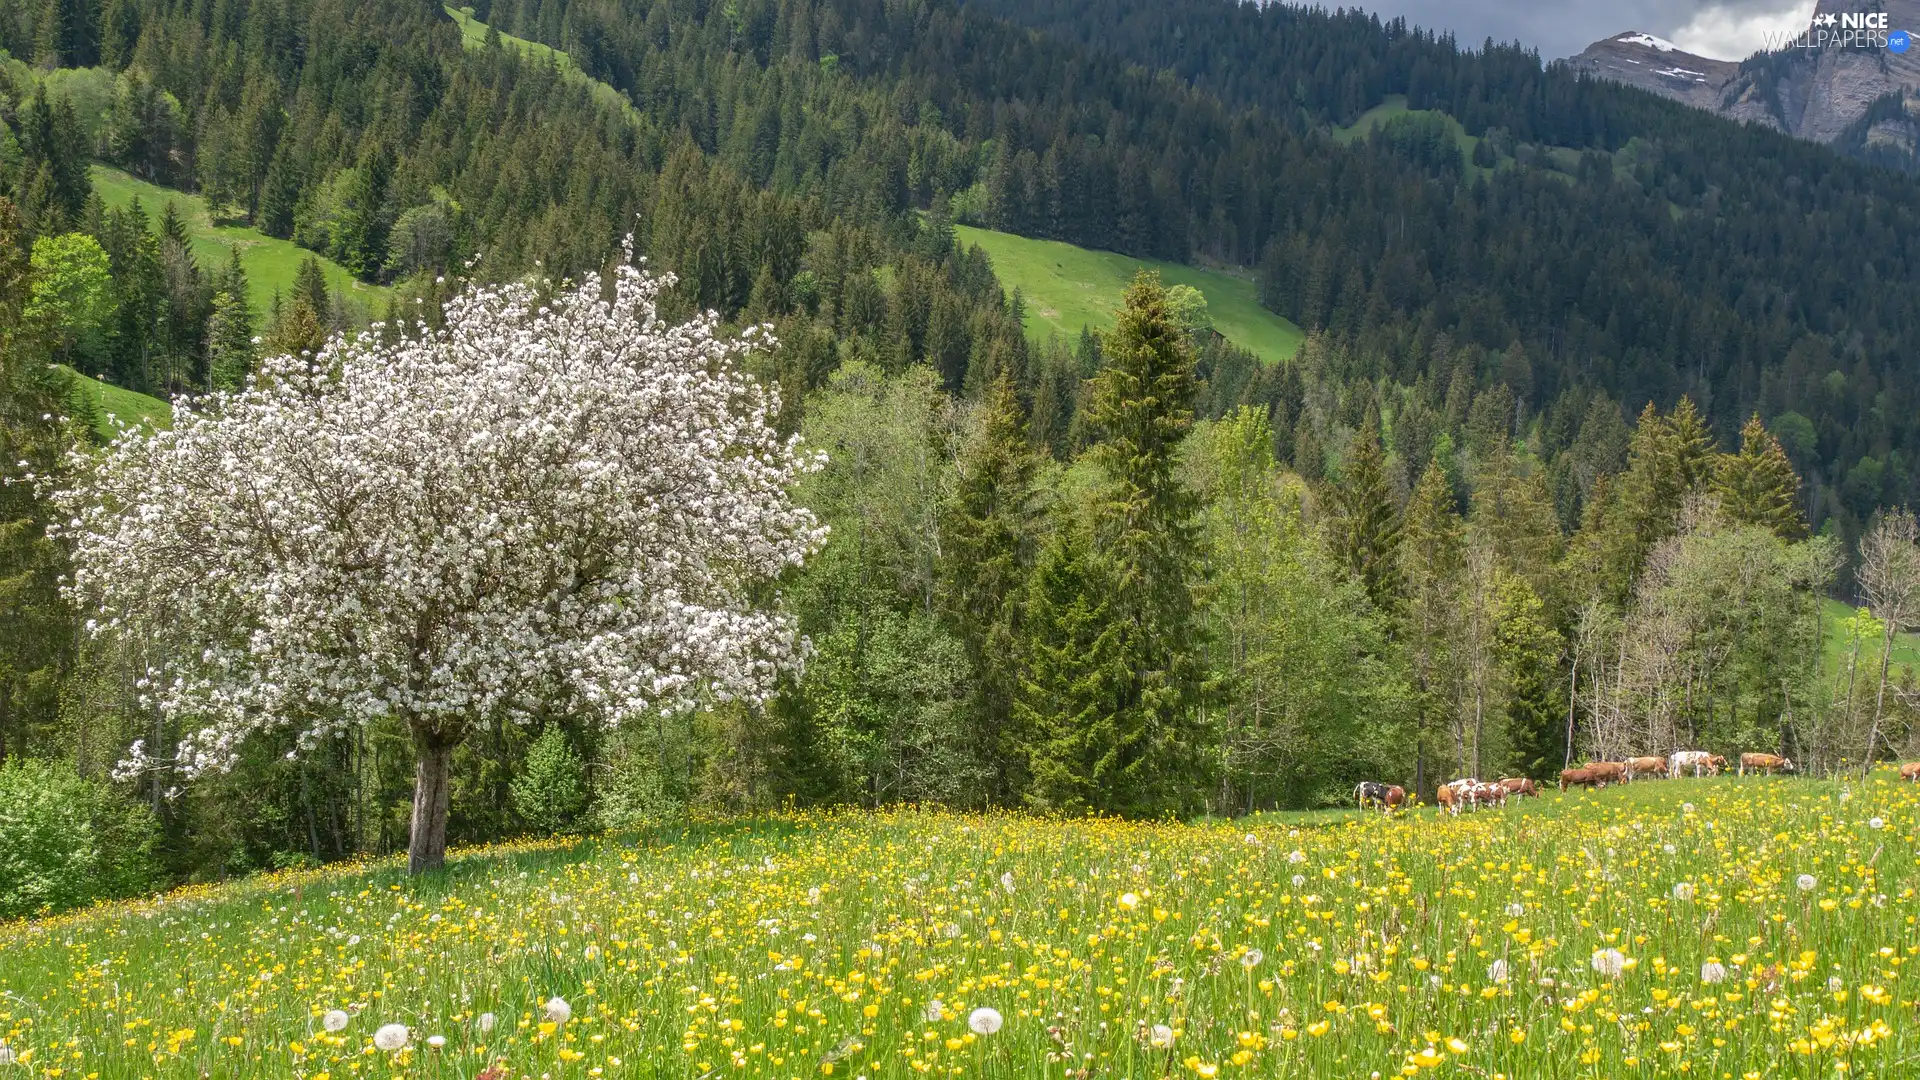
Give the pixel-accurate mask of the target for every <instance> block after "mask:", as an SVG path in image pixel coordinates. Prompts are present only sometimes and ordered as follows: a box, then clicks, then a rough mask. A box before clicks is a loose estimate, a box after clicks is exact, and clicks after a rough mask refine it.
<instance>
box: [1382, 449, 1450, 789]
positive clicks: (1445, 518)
mask: <svg viewBox="0 0 1920 1080" xmlns="http://www.w3.org/2000/svg"><path fill="white" fill-rule="evenodd" d="M1464 532H1465V530H1464V527H1463V526H1462V524H1461V521H1460V513H1459V511H1458V510H1457V509H1456V508H1455V505H1454V496H1453V485H1452V484H1451V483H1449V482H1448V480H1447V474H1446V470H1445V469H1442V468H1441V467H1440V463H1439V462H1438V461H1429V462H1428V463H1427V468H1426V471H1425V472H1422V473H1421V474H1420V482H1419V483H1418V484H1416V485H1415V486H1414V489H1413V497H1412V498H1410V499H1409V500H1408V501H1407V514H1406V524H1405V526H1404V528H1403V529H1402V531H1401V540H1400V549H1399V552H1398V556H1399V560H1400V572H1401V575H1402V580H1403V581H1404V583H1405V586H1404V587H1405V590H1406V605H1405V609H1404V611H1403V613H1402V619H1401V627H1402V630H1401V633H1402V637H1403V640H1404V641H1405V643H1406V647H1407V654H1408V659H1409V661H1411V663H1412V667H1413V680H1414V691H1415V693H1416V694H1417V695H1418V697H1417V700H1416V704H1415V708H1416V710H1417V713H1416V716H1417V722H1416V729H1415V744H1414V789H1415V791H1416V792H1417V793H1419V794H1423V795H1424V794H1425V793H1427V792H1428V791H1430V790H1431V788H1432V786H1433V784H1432V776H1431V763H1432V758H1431V757H1430V756H1429V753H1428V745H1429V744H1428V738H1429V736H1430V735H1431V734H1432V733H1433V732H1436V731H1444V730H1445V729H1446V724H1447V715H1448V712H1449V711H1450V710H1451V708H1452V703H1453V701H1454V697H1455V694H1454V690H1453V687H1454V683H1455V682H1456V679H1455V677H1454V673H1453V668H1452V660H1451V651H1452V642H1453V634H1452V630H1453V624H1454V619H1455V617H1456V615H1457V610H1456V605H1457V600H1458V597H1459V594H1460V572H1461V568H1462V565H1463V562H1462V560H1463V558H1464V547H1463V544H1462V537H1463V535H1464Z"/></svg>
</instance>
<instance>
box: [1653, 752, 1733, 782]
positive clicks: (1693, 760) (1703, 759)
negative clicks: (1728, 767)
mask: <svg viewBox="0 0 1920 1080" xmlns="http://www.w3.org/2000/svg"><path fill="white" fill-rule="evenodd" d="M1713 760H1714V757H1713V755H1712V754H1709V753H1707V752H1706V751H1705V750H1675V751H1674V752H1673V753H1672V754H1670V755H1669V756H1668V757H1667V775H1668V776H1672V777H1678V776H1679V775H1680V774H1681V773H1683V772H1686V771H1687V770H1689V769H1691V770H1692V771H1693V775H1695V776H1699V775H1700V774H1701V773H1702V772H1705V773H1706V774H1707V775H1708V776H1712V775H1713V774H1714V773H1716V772H1718V771H1719V770H1718V769H1716V768H1714V765H1713ZM1720 763H1721V764H1722V765H1724V764H1726V760H1725V759H1724V758H1723V759H1721V762H1720Z"/></svg>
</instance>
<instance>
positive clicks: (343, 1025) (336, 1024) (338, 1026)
mask: <svg viewBox="0 0 1920 1080" xmlns="http://www.w3.org/2000/svg"><path fill="white" fill-rule="evenodd" d="M351 1019H353V1017H351V1016H348V1015H347V1011H346V1010H345V1009H328V1010H327V1014H326V1015H325V1016H322V1017H321V1018H320V1026H321V1027H323V1028H326V1029H327V1030H328V1031H345V1030H346V1029H347V1021H349V1020H351Z"/></svg>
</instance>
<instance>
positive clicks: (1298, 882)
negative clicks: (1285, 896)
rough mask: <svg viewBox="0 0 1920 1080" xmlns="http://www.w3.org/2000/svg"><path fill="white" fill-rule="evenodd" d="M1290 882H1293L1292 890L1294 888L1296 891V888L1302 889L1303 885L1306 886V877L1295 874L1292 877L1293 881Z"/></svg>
mask: <svg viewBox="0 0 1920 1080" xmlns="http://www.w3.org/2000/svg"><path fill="white" fill-rule="evenodd" d="M1292 880H1293V887H1294V888H1296V889H1298V888H1301V887H1303V886H1305V885H1306V883H1307V875H1305V874H1295V875H1293V879H1292Z"/></svg>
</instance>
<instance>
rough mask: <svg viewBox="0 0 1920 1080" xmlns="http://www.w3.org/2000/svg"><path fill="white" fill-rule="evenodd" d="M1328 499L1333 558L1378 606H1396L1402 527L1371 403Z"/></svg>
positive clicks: (1376, 412) (1377, 418)
mask: <svg viewBox="0 0 1920 1080" xmlns="http://www.w3.org/2000/svg"><path fill="white" fill-rule="evenodd" d="M1326 498H1327V503H1328V505H1329V509H1330V511H1331V512H1330V514H1329V519H1330V520H1329V522H1328V528H1329V531H1330V534H1331V536H1330V539H1331V541H1332V548H1333V552H1334V555H1335V557H1336V558H1338V559H1339V560H1340V563H1341V565H1342V566H1344V567H1345V568H1346V569H1347V571H1348V572H1349V573H1351V574H1352V575H1353V576H1354V577H1355V578H1356V579H1358V580H1359V582H1360V584H1361V585H1362V586H1363V587H1364V588H1365V589H1366V590H1367V597H1368V598H1369V599H1371V600H1372V601H1373V605H1374V607H1376V608H1378V609H1379V610H1380V611H1382V612H1388V613H1390V612H1392V611H1394V610H1395V609H1396V607H1397V606H1398V604H1399V598H1400V568H1399V566H1398V565H1397V563H1396V562H1395V557H1394V549H1395V547H1397V546H1398V544H1399V542H1400V526H1399V522H1398V520H1397V518H1398V514H1397V512H1396V510H1395V507H1394V503H1393V494H1392V492H1391V491H1389V490H1388V488H1387V470H1386V456H1385V454H1384V453H1383V452H1382V450H1381V447H1380V413H1379V410H1377V409H1375V408H1374V407H1373V406H1371V405H1369V406H1368V407H1367V415H1366V419H1365V420H1363V421H1362V422H1361V425H1360V430H1359V431H1357V432H1355V433H1354V436H1353V441H1352V442H1351V443H1350V444H1349V445H1348V449H1347V458H1346V461H1345V462H1344V463H1343V464H1342V466H1341V470H1340V476H1339V478H1338V479H1337V480H1336V481H1335V482H1334V483H1333V484H1331V485H1330V486H1329V487H1328V489H1327V495H1326Z"/></svg>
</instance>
